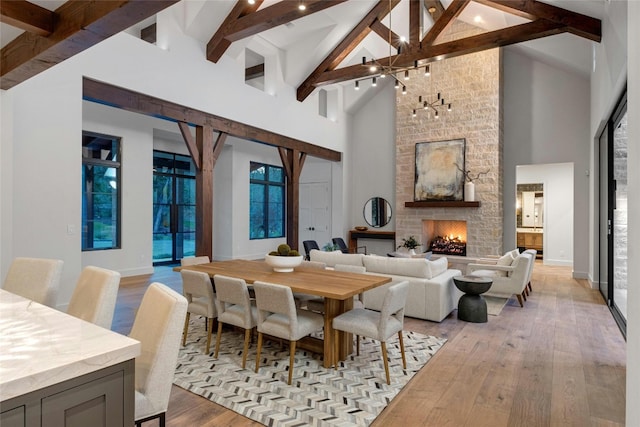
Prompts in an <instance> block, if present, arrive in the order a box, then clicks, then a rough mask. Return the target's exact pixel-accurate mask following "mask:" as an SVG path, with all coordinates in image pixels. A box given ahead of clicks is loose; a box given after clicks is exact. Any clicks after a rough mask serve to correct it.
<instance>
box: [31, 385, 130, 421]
mask: <svg viewBox="0 0 640 427" xmlns="http://www.w3.org/2000/svg"><path fill="white" fill-rule="evenodd" d="M123 383H124V379H123V372H115V373H113V374H111V375H107V376H105V377H103V378H100V379H98V380H95V381H92V382H88V383H85V384H81V385H78V386H76V387H73V388H70V389H68V390H64V391H62V392H60V393H56V394H53V395H51V396H48V397H46V398H44V399H42V427H87V426H91V427H114V426H118V427H122V426H123V425H124V415H123V408H122V402H123V400H124V394H123Z"/></svg>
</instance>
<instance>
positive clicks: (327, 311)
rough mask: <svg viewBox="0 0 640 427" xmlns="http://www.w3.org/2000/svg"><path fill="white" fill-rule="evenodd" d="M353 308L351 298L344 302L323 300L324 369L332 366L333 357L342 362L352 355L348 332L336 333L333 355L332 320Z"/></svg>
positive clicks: (329, 299) (351, 340)
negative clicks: (335, 345) (336, 352)
mask: <svg viewBox="0 0 640 427" xmlns="http://www.w3.org/2000/svg"><path fill="white" fill-rule="evenodd" d="M352 308H353V298H348V299H346V300H339V299H332V298H325V299H324V361H323V365H324V367H325V368H330V367H332V366H333V365H334V363H335V361H334V360H333V357H336V356H337V358H338V361H340V360H344V359H345V358H346V357H347V356H349V355H350V354H351V353H353V335H352V334H351V333H348V332H342V331H340V332H339V333H338V340H339V344H338V347H337V348H338V354H337V355H335V354H334V343H333V341H334V339H335V338H334V336H335V335H334V330H333V318H334V317H336V316H338V315H340V314H342V313H344V312H346V311H349V310H351V309H352Z"/></svg>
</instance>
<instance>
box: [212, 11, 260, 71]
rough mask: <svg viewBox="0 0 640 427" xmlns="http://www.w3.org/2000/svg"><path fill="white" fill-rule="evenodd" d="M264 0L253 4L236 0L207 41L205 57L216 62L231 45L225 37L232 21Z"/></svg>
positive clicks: (247, 12)
mask: <svg viewBox="0 0 640 427" xmlns="http://www.w3.org/2000/svg"><path fill="white" fill-rule="evenodd" d="M263 1H264V0H256V1H255V3H254V4H249V3H247V2H246V0H237V1H236V4H235V5H234V6H233V9H231V12H229V14H228V15H227V17H226V18H224V21H223V22H222V24H221V25H220V27H218V30H217V31H216V32H215V34H214V35H213V36H212V37H211V39H210V40H209V42H208V43H207V59H208V60H209V61H211V62H218V61H219V60H220V58H221V57H222V55H223V54H224V53H225V52H226V51H227V49H228V48H229V46H231V42H230V41H229V40H227V39H225V36H226V34H227V31H229V28H231V26H232V25H233V23H234V22H236V20H237V19H238V18H240V17H241V16H244V15H247V14H249V13H253V12H255V11H256V10H258V8H259V7H260V5H262V2H263Z"/></svg>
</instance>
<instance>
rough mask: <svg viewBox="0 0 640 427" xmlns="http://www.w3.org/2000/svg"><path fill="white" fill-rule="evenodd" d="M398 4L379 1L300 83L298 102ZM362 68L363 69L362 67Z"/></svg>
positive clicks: (397, 0) (393, 1)
mask: <svg viewBox="0 0 640 427" xmlns="http://www.w3.org/2000/svg"><path fill="white" fill-rule="evenodd" d="M398 3H400V0H389V1H386V0H380V1H378V3H376V5H375V6H374V7H373V9H371V11H370V12H369V13H367V15H366V16H365V17H364V18H363V19H362V20H361V21H360V22H359V23H358V25H356V26H355V27H354V29H353V30H351V32H349V34H347V36H346V37H345V38H344V39H342V41H341V42H340V43H338V45H337V46H336V47H335V48H334V49H333V50H332V51H331V52H330V53H329V54H328V55H327V57H326V58H325V59H324V60H323V61H322V62H321V63H320V64H319V65H318V66H317V67H316V69H315V70H313V72H312V73H311V74H309V76H308V77H307V78H306V79H305V80H304V82H302V84H301V85H300V86H299V87H298V90H297V98H298V101H304V100H305V99H306V98H307V97H308V96H309V95H311V92H313V89H314V87H315V82H316V79H317V78H318V77H319V76H321V75H322V73H324V72H326V71H327V70H333V69H335V68H336V67H337V66H338V65H340V63H341V62H342V61H343V60H344V59H345V58H346V57H347V55H349V54H350V53H351V52H352V51H353V50H354V49H355V48H356V47H357V46H358V44H360V42H361V41H362V40H364V38H365V37H366V36H367V35H368V34H369V33H370V32H371V28H370V26H371V25H372V24H373V23H374V22H375V21H380V20H382V18H384V17H385V16H387V14H388V13H389V12H390V11H391V9H393V8H394V7H396V6H397V5H398ZM362 68H364V67H362Z"/></svg>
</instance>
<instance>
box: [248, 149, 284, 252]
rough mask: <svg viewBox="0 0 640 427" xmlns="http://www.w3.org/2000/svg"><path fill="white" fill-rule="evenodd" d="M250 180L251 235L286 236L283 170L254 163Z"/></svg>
mask: <svg viewBox="0 0 640 427" xmlns="http://www.w3.org/2000/svg"><path fill="white" fill-rule="evenodd" d="M249 181H250V184H249V185H250V188H249V238H250V239H251V240H254V239H271V238H275V237H284V201H285V196H284V170H283V169H282V168H281V167H278V166H271V165H266V164H263V163H256V162H251V164H250V172H249Z"/></svg>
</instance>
